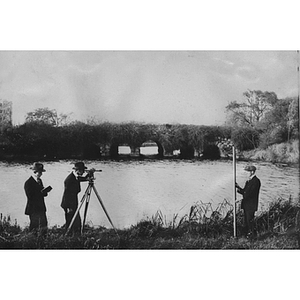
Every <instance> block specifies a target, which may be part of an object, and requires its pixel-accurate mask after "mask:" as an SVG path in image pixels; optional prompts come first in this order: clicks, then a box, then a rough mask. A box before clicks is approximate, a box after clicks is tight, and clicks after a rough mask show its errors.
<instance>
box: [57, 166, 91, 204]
mask: <svg viewBox="0 0 300 300" xmlns="http://www.w3.org/2000/svg"><path fill="white" fill-rule="evenodd" d="M86 180H87V177H82V176H79V177H78V179H76V177H75V175H74V173H73V172H71V173H70V174H69V175H68V176H67V178H66V179H65V181H64V186H65V189H64V193H63V197H62V202H61V205H60V206H61V207H62V208H63V209H67V208H71V209H73V210H76V209H77V207H78V194H79V193H80V191H81V188H80V182H81V181H86Z"/></svg>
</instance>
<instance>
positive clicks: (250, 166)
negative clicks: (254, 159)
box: [244, 165, 256, 172]
mask: <svg viewBox="0 0 300 300" xmlns="http://www.w3.org/2000/svg"><path fill="white" fill-rule="evenodd" d="M244 170H245V171H248V172H251V171H254V172H255V171H256V168H255V167H254V166H253V165H248V166H246V167H245V168H244Z"/></svg>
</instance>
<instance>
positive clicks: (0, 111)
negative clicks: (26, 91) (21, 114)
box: [0, 100, 12, 129]
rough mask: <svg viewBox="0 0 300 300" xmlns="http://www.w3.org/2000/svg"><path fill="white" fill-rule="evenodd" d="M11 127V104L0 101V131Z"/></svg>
mask: <svg viewBox="0 0 300 300" xmlns="http://www.w3.org/2000/svg"><path fill="white" fill-rule="evenodd" d="M7 126H12V102H11V101H6V100H0V129H3V128H4V127H7Z"/></svg>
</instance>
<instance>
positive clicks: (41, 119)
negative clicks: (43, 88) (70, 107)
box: [25, 107, 69, 126]
mask: <svg viewBox="0 0 300 300" xmlns="http://www.w3.org/2000/svg"><path fill="white" fill-rule="evenodd" d="M25 122H26V123H31V122H37V123H44V124H48V125H51V126H63V125H67V124H68V123H69V115H66V114H59V115H58V113H57V111H56V110H55V109H49V108H48V107H45V108H38V109H36V110H35V111H33V112H28V113H27V115H26V117H25Z"/></svg>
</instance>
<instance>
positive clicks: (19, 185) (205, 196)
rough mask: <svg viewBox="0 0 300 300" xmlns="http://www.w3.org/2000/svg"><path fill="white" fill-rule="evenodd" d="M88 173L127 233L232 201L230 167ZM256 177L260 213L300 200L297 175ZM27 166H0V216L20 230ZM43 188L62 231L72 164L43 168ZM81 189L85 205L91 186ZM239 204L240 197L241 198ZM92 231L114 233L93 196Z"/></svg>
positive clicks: (168, 163)
mask: <svg viewBox="0 0 300 300" xmlns="http://www.w3.org/2000/svg"><path fill="white" fill-rule="evenodd" d="M85 163H86V165H87V166H88V167H89V168H92V167H94V168H95V169H102V170H103V172H101V173H100V172H99V173H95V176H96V179H95V187H96V189H97V191H98V193H99V194H100V196H101V198H102V201H103V203H104V205H105V207H106V210H107V212H108V214H109V216H110V217H111V219H112V221H113V223H114V225H115V227H117V228H126V227H129V226H130V225H134V224H136V223H137V222H138V221H140V220H142V219H145V218H147V217H150V218H151V217H152V216H153V215H155V213H156V212H157V211H161V213H162V215H163V216H164V217H165V218H166V220H167V222H168V221H172V218H173V216H174V215H175V214H178V215H179V216H183V215H185V214H187V213H188V212H189V209H190V207H191V206H192V205H193V204H195V203H197V202H199V201H202V202H204V203H208V202H210V203H212V205H213V206H214V207H216V206H217V205H218V204H219V203H220V202H222V201H223V200H224V199H227V200H228V201H232V200H231V199H232V193H233V192H232V190H233V188H232V186H233V175H232V173H233V172H232V169H233V168H232V162H230V161H197V160H196V161H195V160H141V161H139V160H124V161H85ZM245 165H246V163H245V162H237V182H238V183H239V184H240V185H241V186H243V185H244V182H245V181H246V179H247V175H248V173H247V172H245V171H244V170H243V168H244V166H245ZM255 165H256V166H257V176H258V177H259V178H260V180H261V183H262V187H261V193H260V204H259V210H262V209H264V208H265V207H266V206H267V205H268V204H269V203H270V202H271V201H273V200H274V199H276V198H277V197H283V198H284V199H288V198H289V197H290V196H291V197H292V199H294V200H295V199H298V198H299V170H298V168H292V167H278V166H275V165H273V164H270V163H257V164H255ZM30 166H31V165H28V164H19V163H5V162H0V167H1V168H0V178H1V186H0V195H1V200H0V213H2V215H3V216H8V215H9V216H10V217H11V219H12V220H13V221H14V220H15V219H16V220H17V222H18V224H19V225H20V226H22V227H24V226H27V225H28V224H29V219H28V216H26V215H24V210H25V205H26V197H25V193H24V182H25V181H26V180H27V178H29V176H31V170H30ZM44 167H45V169H46V172H45V173H44V174H43V177H42V179H43V182H44V186H47V185H51V186H52V187H53V190H52V191H51V192H50V194H49V196H48V197H46V198H45V202H46V207H47V217H48V222H49V226H50V227H51V226H54V225H58V226H62V225H63V224H64V212H63V210H62V209H61V207H60V203H61V197H62V193H63V181H64V179H65V178H66V176H67V175H68V174H69V172H70V171H71V170H72V167H73V163H72V161H67V160H63V161H55V162H44ZM81 185H82V191H81V193H80V194H79V200H80V199H81V197H82V195H83V193H84V191H85V189H86V187H87V183H86V182H84V183H82V184H81ZM237 198H238V199H240V195H239V194H238V196H237ZM87 223H88V224H90V225H94V226H98V225H102V226H106V227H111V226H110V224H109V222H108V220H107V218H106V216H105V214H104V213H103V210H102V208H101V206H100V204H99V202H98V200H97V198H96V196H95V194H94V193H92V196H91V201H90V206H89V209H88V214H87Z"/></svg>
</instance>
